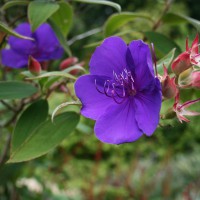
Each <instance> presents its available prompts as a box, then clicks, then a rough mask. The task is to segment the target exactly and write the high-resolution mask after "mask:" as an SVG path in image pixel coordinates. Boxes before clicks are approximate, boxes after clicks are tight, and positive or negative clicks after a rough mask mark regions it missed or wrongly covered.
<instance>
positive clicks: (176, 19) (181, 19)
mask: <svg viewBox="0 0 200 200" xmlns="http://www.w3.org/2000/svg"><path fill="white" fill-rule="evenodd" d="M162 21H163V22H164V23H170V24H179V23H185V22H188V23H190V24H192V25H193V26H194V27H195V28H196V29H197V31H199V32H200V21H198V20H196V19H193V18H191V17H187V16H184V15H180V14H175V13H167V14H166V15H164V16H163V18H162Z"/></svg>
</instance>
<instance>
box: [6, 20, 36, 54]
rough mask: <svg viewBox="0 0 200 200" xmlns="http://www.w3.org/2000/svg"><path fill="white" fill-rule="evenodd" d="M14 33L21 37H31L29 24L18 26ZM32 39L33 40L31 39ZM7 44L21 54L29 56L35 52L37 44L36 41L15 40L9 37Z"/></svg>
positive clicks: (15, 38) (13, 37)
mask: <svg viewBox="0 0 200 200" xmlns="http://www.w3.org/2000/svg"><path fill="white" fill-rule="evenodd" d="M15 31H16V32H17V33H19V34H21V35H24V36H28V37H32V33H31V28H30V24H29V23H22V24H20V25H19V26H18V27H17V28H16V29H15ZM33 39H34V38H33ZM8 43H9V44H10V46H11V48H12V49H14V50H16V51H19V52H20V53H22V54H26V55H31V54H33V53H34V52H35V51H36V48H37V44H36V41H31V40H25V39H21V38H17V37H15V36H10V37H9V40H8Z"/></svg>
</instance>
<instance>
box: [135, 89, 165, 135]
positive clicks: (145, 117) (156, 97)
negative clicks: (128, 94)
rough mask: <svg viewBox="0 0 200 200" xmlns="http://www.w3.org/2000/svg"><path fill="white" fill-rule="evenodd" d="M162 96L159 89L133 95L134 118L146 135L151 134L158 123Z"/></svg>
mask: <svg viewBox="0 0 200 200" xmlns="http://www.w3.org/2000/svg"><path fill="white" fill-rule="evenodd" d="M161 102H162V96H161V92H160V90H158V89H157V88H155V90H154V91H151V92H149V91H148V90H146V91H143V92H141V93H139V94H138V95H136V96H135V105H136V107H135V119H136V121H137V123H138V126H139V128H140V129H141V130H142V131H143V132H144V133H145V134H146V135H147V136H150V135H152V134H153V132H154V131H155V129H156V128H157V126H158V123H159V118H160V116H159V113H160V108H161Z"/></svg>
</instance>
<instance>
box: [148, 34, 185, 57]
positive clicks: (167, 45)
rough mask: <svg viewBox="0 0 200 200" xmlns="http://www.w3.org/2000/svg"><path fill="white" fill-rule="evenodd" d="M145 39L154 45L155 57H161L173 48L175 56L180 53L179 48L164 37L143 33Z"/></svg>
mask: <svg viewBox="0 0 200 200" xmlns="http://www.w3.org/2000/svg"><path fill="white" fill-rule="evenodd" d="M144 34H145V36H146V37H147V39H148V40H149V41H150V42H151V43H153V44H154V46H155V51H156V54H157V56H159V57H163V56H165V55H166V54H168V53H169V52H170V51H171V50H172V49H173V48H176V52H175V56H177V55H179V54H180V53H181V49H180V47H179V46H178V45H177V44H176V43H175V42H174V41H173V40H171V39H169V38H167V37H166V36H165V35H163V34H161V33H157V32H145V33H144Z"/></svg>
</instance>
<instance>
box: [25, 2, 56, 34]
mask: <svg viewBox="0 0 200 200" xmlns="http://www.w3.org/2000/svg"><path fill="white" fill-rule="evenodd" d="M58 9H59V5H58V4H57V3H55V2H51V1H47V2H45V1H32V2H30V4H29V6H28V18H29V22H30V24H31V30H32V31H35V30H36V29H37V28H38V27H39V26H40V25H41V24H42V23H44V22H46V20H47V19H48V18H49V17H50V16H51V15H52V14H53V13H55V12H56V11H57V10H58Z"/></svg>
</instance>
